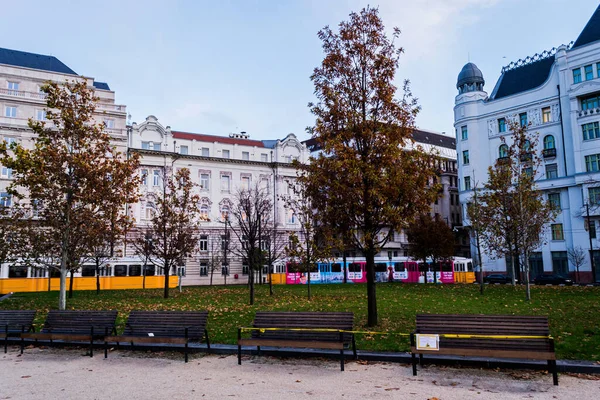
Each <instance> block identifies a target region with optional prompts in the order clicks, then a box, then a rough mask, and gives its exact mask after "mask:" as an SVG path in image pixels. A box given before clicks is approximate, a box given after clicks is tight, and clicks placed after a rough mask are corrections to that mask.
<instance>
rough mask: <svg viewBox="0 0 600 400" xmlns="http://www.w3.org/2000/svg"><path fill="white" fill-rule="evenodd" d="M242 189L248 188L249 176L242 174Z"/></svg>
mask: <svg viewBox="0 0 600 400" xmlns="http://www.w3.org/2000/svg"><path fill="white" fill-rule="evenodd" d="M242 189H244V190H250V177H249V176H242Z"/></svg>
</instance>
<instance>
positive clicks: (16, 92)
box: [0, 89, 46, 100]
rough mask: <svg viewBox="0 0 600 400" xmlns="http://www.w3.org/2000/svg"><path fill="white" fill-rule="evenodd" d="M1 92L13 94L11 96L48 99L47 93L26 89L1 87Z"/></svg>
mask: <svg viewBox="0 0 600 400" xmlns="http://www.w3.org/2000/svg"><path fill="white" fill-rule="evenodd" d="M0 94H3V95H7V96H11V97H18V98H27V99H37V100H44V99H46V93H36V92H26V91H24V90H14V89H0Z"/></svg>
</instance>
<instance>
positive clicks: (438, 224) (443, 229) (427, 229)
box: [406, 214, 454, 283]
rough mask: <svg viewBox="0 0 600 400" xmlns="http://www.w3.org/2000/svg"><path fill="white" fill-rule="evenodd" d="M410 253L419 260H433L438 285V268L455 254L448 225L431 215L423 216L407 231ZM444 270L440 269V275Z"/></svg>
mask: <svg viewBox="0 0 600 400" xmlns="http://www.w3.org/2000/svg"><path fill="white" fill-rule="evenodd" d="M406 235H407V237H408V242H409V243H410V252H411V254H412V256H413V257H414V258H415V259H417V260H423V262H427V259H428V258H431V261H432V265H433V272H434V274H433V277H434V278H433V279H434V282H435V283H437V274H436V270H435V268H436V266H438V267H440V265H438V262H439V261H440V260H444V259H448V258H451V257H452V255H453V254H454V234H453V233H452V229H450V228H449V227H448V225H447V224H446V223H445V222H444V221H442V220H440V219H439V217H437V216H436V217H435V218H432V217H431V215H430V214H422V215H421V216H419V218H418V219H416V220H415V221H413V222H412V223H411V224H410V225H409V226H408V229H407V230H406ZM441 272H442V269H441V267H440V273H441Z"/></svg>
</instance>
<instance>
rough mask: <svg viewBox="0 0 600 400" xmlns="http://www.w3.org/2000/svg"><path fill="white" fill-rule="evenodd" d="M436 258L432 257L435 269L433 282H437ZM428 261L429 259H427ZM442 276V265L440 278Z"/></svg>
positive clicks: (432, 264)
mask: <svg viewBox="0 0 600 400" xmlns="http://www.w3.org/2000/svg"><path fill="white" fill-rule="evenodd" d="M436 261H437V260H436V259H435V258H431V266H432V269H433V283H437V271H436V270H435V266H436V264H437V263H436ZM425 262H427V261H425ZM441 277H442V268H441V267H440V279H441Z"/></svg>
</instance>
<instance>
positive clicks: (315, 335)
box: [252, 311, 354, 343]
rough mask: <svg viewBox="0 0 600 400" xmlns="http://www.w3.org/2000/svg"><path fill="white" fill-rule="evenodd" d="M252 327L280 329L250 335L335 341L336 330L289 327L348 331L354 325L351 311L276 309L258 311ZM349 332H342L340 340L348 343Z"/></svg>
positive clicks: (336, 340) (337, 334)
mask: <svg viewBox="0 0 600 400" xmlns="http://www.w3.org/2000/svg"><path fill="white" fill-rule="evenodd" d="M252 326H253V327H254V328H280V329H282V330H275V331H270V330H266V331H263V332H261V331H259V330H253V331H252V337H253V338H265V339H267V338H268V339H285V340H317V341H331V342H338V341H339V340H340V334H339V333H338V332H311V331H296V330H285V329H286V328H288V329H290V328H291V329H298V328H305V329H336V330H338V329H339V330H346V331H351V330H352V329H353V327H354V314H353V313H351V312H293V311H288V312H278V311H259V312H257V313H256V316H255V317H254V324H253V325H252ZM351 339H352V334H350V333H345V334H343V341H344V342H345V343H349V342H350V340H351Z"/></svg>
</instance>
